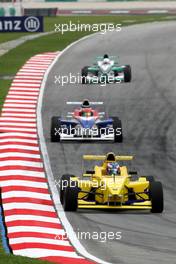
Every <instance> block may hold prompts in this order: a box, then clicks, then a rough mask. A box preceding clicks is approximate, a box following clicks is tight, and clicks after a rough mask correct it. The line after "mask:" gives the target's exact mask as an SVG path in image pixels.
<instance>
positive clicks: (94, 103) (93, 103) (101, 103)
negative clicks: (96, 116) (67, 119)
mask: <svg viewBox="0 0 176 264" xmlns="http://www.w3.org/2000/svg"><path fill="white" fill-rule="evenodd" d="M82 103H83V102H67V105H82ZM89 104H90V105H103V102H89Z"/></svg>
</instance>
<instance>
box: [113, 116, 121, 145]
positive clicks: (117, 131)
mask: <svg viewBox="0 0 176 264" xmlns="http://www.w3.org/2000/svg"><path fill="white" fill-rule="evenodd" d="M112 119H113V129H114V142H118V143H121V142H123V133H122V122H121V120H120V119H119V118H118V117H112Z"/></svg>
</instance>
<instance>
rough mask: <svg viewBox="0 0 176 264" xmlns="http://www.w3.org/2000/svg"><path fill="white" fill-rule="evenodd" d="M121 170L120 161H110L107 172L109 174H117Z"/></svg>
mask: <svg viewBox="0 0 176 264" xmlns="http://www.w3.org/2000/svg"><path fill="white" fill-rule="evenodd" d="M119 172H120V166H119V164H118V162H109V163H108V164H107V174H108V175H117V174H119Z"/></svg>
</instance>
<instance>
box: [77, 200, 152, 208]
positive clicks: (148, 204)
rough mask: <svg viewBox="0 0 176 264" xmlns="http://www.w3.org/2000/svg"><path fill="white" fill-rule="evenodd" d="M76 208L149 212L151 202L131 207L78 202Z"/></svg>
mask: <svg viewBox="0 0 176 264" xmlns="http://www.w3.org/2000/svg"><path fill="white" fill-rule="evenodd" d="M78 208H80V209H111V210H112V209H121V210H131V209H133V210H151V209H152V204H151V201H144V202H140V203H133V204H131V205H104V204H98V205H97V204H96V203H95V202H86V201H83V200H79V201H78Z"/></svg>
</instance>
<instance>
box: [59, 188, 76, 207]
mask: <svg viewBox="0 0 176 264" xmlns="http://www.w3.org/2000/svg"><path fill="white" fill-rule="evenodd" d="M78 193H79V188H78V186H74V187H72V186H68V187H66V189H65V191H64V196H63V208H64V211H70V212H74V211H76V210H77V208H78Z"/></svg>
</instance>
